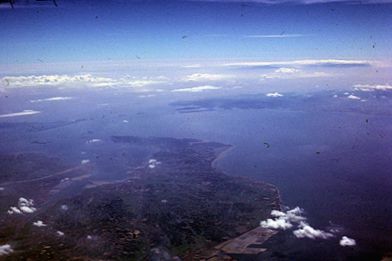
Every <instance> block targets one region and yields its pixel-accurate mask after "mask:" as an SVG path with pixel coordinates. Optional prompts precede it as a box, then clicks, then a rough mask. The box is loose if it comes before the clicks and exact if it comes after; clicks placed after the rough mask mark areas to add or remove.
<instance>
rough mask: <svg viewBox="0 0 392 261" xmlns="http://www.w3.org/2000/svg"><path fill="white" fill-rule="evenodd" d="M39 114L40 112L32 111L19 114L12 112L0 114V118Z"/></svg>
mask: <svg viewBox="0 0 392 261" xmlns="http://www.w3.org/2000/svg"><path fill="white" fill-rule="evenodd" d="M38 113H41V112H40V111H34V110H24V111H21V112H13V113H7V114H0V118H9V117H19V116H26V115H34V114H38Z"/></svg>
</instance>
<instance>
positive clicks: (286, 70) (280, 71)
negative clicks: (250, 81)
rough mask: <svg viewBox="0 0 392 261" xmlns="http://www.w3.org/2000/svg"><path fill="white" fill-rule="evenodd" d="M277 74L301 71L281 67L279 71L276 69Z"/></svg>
mask: <svg viewBox="0 0 392 261" xmlns="http://www.w3.org/2000/svg"><path fill="white" fill-rule="evenodd" d="M275 72H276V73H296V72H299V70H298V69H296V68H290V67H281V68H279V69H276V70H275Z"/></svg>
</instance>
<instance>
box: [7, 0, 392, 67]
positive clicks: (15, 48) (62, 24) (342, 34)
mask: <svg viewBox="0 0 392 261" xmlns="http://www.w3.org/2000/svg"><path fill="white" fill-rule="evenodd" d="M30 2H31V1H30ZM256 2H257V1H256ZM58 4H59V7H58V8H55V7H52V6H51V5H49V4H42V5H39V4H35V6H32V5H30V6H29V8H26V5H22V4H20V5H16V8H15V9H14V10H11V9H9V8H6V7H5V6H4V5H3V7H2V8H1V9H0V17H1V20H2V21H4V24H6V25H7V26H2V28H1V29H0V38H1V39H3V40H2V41H1V42H0V63H1V64H15V63H16V64H19V63H35V62H37V61H39V62H42V61H44V62H70V61H100V60H134V59H137V58H136V57H140V58H142V59H153V60H184V59H264V60H282V59H283V60H287V59H304V58H312V59H313V58H314V59H319V58H342V59H384V58H385V57H388V56H389V57H390V56H391V55H392V50H391V49H392V48H390V43H391V42H392V27H391V26H390V25H391V24H392V4H351V3H346V2H344V3H324V4H298V3H296V4H294V3H290V4H287V3H286V4H274V5H267V4H262V3H254V2H248V3H245V1H241V2H236V1H233V2H227V1H226V2H224V1H217V2H215V1H206V2H205V1H112V2H111V4H110V5H109V4H108V2H107V1H58Z"/></svg>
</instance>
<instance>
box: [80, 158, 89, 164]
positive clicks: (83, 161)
mask: <svg viewBox="0 0 392 261" xmlns="http://www.w3.org/2000/svg"><path fill="white" fill-rule="evenodd" d="M89 162H90V160H89V159H84V160H82V161H81V162H80V164H87V163H89Z"/></svg>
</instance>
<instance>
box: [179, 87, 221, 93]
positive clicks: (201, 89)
mask: <svg viewBox="0 0 392 261" xmlns="http://www.w3.org/2000/svg"><path fill="white" fill-rule="evenodd" d="M219 89H222V87H218V86H213V85H202V86H196V87H190V88H181V89H173V90H172V92H203V91H211V90H219Z"/></svg>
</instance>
